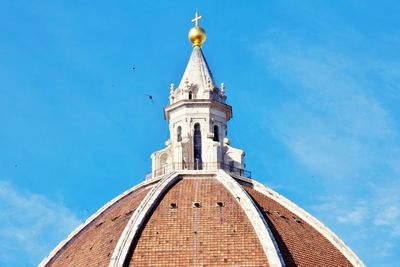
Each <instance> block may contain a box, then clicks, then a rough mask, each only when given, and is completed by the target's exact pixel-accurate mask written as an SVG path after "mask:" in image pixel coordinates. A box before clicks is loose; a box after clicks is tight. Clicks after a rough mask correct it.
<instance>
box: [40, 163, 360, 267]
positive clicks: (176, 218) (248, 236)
mask: <svg viewBox="0 0 400 267" xmlns="http://www.w3.org/2000/svg"><path fill="white" fill-rule="evenodd" d="M285 265H286V266H363V264H362V263H361V261H360V260H359V259H358V258H357V256H356V255H355V254H354V253H353V252H352V251H351V250H350V249H349V248H348V247H347V246H346V245H345V244H344V243H343V242H342V241H341V240H340V239H339V238H338V237H337V236H335V235H334V234H333V233H332V232H331V231H329V230H328V229H327V228H326V227H324V226H323V225H322V224H321V223H320V222H318V221H317V220H316V219H315V218H313V217H312V216H311V215H309V214H308V213H306V212H305V211H304V210H302V209H301V208H299V207H297V206H296V205H295V204H293V203H292V202H290V201H289V200H287V199H285V198H283V197H282V196H280V195H279V194H278V193H276V192H274V191H273V190H271V189H270V188H268V187H265V186H263V185H261V184H260V183H258V182H256V181H254V180H252V179H246V178H243V177H239V176H235V175H230V174H228V173H227V172H225V171H223V170H219V171H215V172H211V171H207V172H205V171H179V172H173V173H171V174H169V175H165V176H163V177H159V178H154V179H150V180H147V181H145V182H143V183H141V184H139V185H138V186H135V187H133V188H132V189H130V190H128V191H127V192H125V193H123V194H121V195H120V196H118V197H116V198H115V199H114V200H112V201H111V202H109V203H108V204H106V205H105V206H104V207H103V208H101V209H100V210H99V211H98V212H96V213H95V214H94V215H93V216H91V217H90V218H89V219H88V220H87V221H86V222H85V223H84V224H83V225H81V226H80V227H78V228H77V229H76V230H75V231H74V232H73V233H72V234H71V235H70V236H69V237H68V238H67V239H66V240H65V241H63V242H62V243H61V244H60V245H59V246H57V247H56V248H55V249H54V250H53V252H51V254H50V255H49V256H48V257H47V258H45V259H44V260H43V262H42V263H41V264H40V266H285Z"/></svg>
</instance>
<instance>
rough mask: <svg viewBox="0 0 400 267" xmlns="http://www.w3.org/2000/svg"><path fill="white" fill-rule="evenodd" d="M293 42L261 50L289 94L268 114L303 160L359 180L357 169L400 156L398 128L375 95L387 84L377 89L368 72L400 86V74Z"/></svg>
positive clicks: (379, 64)
mask: <svg viewBox="0 0 400 267" xmlns="http://www.w3.org/2000/svg"><path fill="white" fill-rule="evenodd" d="M293 42H294V41H293V40H287V39H285V38H277V39H271V40H269V41H267V42H265V43H262V44H261V45H260V46H259V47H258V48H257V50H258V51H262V53H261V55H262V57H263V58H264V59H265V62H266V66H267V68H268V70H269V71H270V73H272V74H273V75H275V77H277V78H278V79H279V80H280V81H281V82H282V83H283V84H285V85H286V86H285V88H286V90H287V91H288V93H289V94H291V98H290V99H289V100H288V101H287V102H286V103H283V105H282V109H281V110H279V111H278V112H277V113H275V114H279V116H276V117H274V116H273V115H271V114H269V115H268V116H269V117H271V116H272V117H271V120H272V121H273V122H274V124H275V125H274V128H275V129H277V130H278V132H279V133H278V135H279V136H280V138H281V139H282V140H283V141H284V142H285V144H286V145H287V146H288V147H289V148H290V149H291V150H292V151H293V153H294V154H295V155H297V156H298V158H299V160H300V161H302V162H303V163H304V164H305V165H307V166H309V167H310V168H311V169H313V170H314V171H318V172H319V174H322V175H324V176H326V177H329V179H332V178H348V177H349V176H353V178H356V177H354V175H356V176H357V175H358V173H356V172H354V170H356V169H357V168H358V169H360V168H361V169H365V167H366V166H368V165H371V164H373V162H376V160H377V159H378V160H379V161H380V162H382V160H381V159H382V157H381V156H382V154H385V156H386V157H385V158H387V157H388V156H389V157H393V158H398V157H397V156H398V155H399V154H398V153H396V152H395V151H396V146H395V147H393V141H394V140H398V138H399V137H398V136H397V129H396V126H395V124H394V123H393V119H392V117H391V114H390V111H388V110H387V109H385V107H384V106H383V105H382V103H380V101H379V99H378V98H376V97H375V93H374V92H375V90H378V89H379V90H382V86H385V84H383V85H382V84H381V85H380V86H381V87H380V88H376V87H375V86H376V84H375V81H374V80H371V78H370V73H371V71H373V70H375V71H381V72H379V74H377V75H380V76H381V78H382V79H389V78H390V79H391V80H389V81H386V84H388V85H390V86H398V87H400V84H398V79H399V78H400V76H399V77H397V76H396V75H395V73H394V72H393V71H389V70H387V71H386V72H384V73H383V69H382V65H383V63H382V62H375V61H373V60H372V61H368V60H364V59H359V58H353V57H351V56H349V55H347V54H340V53H339V52H333V51H331V50H330V49H329V48H326V47H318V46H304V47H303V46H301V45H296V44H293ZM396 83H397V84H396ZM398 148H400V145H398V146H397V149H398ZM376 152H379V153H378V154H377V153H376ZM394 153H395V154H394ZM388 167H389V168H391V166H388Z"/></svg>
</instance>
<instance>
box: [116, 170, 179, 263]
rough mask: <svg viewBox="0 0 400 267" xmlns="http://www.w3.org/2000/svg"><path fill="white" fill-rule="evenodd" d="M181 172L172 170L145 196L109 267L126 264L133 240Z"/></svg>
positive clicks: (117, 246) (120, 240)
mask: <svg viewBox="0 0 400 267" xmlns="http://www.w3.org/2000/svg"><path fill="white" fill-rule="evenodd" d="M179 177H180V176H179V173H177V172H175V171H174V172H171V173H170V174H169V175H167V176H166V177H164V178H162V179H161V180H160V181H159V182H158V183H157V184H156V186H154V187H153V188H152V189H151V190H150V191H149V192H148V193H147V194H146V196H145V197H144V199H143V200H142V202H141V203H140V205H139V206H138V207H137V209H136V210H135V211H134V213H133V214H132V216H131V217H130V219H129V221H128V223H127V225H126V226H125V228H124V231H123V232H122V234H121V236H120V238H119V239H118V242H117V245H116V246H115V248H114V252H113V254H112V256H111V259H110V263H109V267H117V266H120V267H122V266H124V264H125V261H126V259H127V256H128V255H129V252H130V250H131V246H132V244H133V241H134V240H135V239H136V237H137V236H138V234H139V233H140V230H141V229H142V227H143V224H144V223H145V221H146V219H147V217H148V216H149V214H151V211H152V209H153V208H154V207H155V206H156V205H158V203H159V202H158V201H157V200H158V199H159V198H160V197H161V196H163V195H164V193H165V192H166V191H167V190H169V189H170V187H171V185H172V184H173V183H174V182H175V181H176V180H177V179H179Z"/></svg>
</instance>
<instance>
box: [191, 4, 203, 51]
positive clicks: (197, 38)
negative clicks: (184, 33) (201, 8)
mask: <svg viewBox="0 0 400 267" xmlns="http://www.w3.org/2000/svg"><path fill="white" fill-rule="evenodd" d="M201 18H202V16H199V15H198V14H197V11H196V14H195V17H194V19H192V22H194V23H195V24H196V26H194V27H193V28H191V29H190V31H189V36H188V37H189V40H190V42H191V43H192V44H193V47H195V46H199V47H201V45H202V44H203V43H204V42H205V41H206V31H205V30H204V29H203V28H201V27H200V26H199V20H200V19H201Z"/></svg>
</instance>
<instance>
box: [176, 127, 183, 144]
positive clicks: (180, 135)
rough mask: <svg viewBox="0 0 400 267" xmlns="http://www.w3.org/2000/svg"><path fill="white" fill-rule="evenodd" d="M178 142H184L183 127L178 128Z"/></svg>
mask: <svg viewBox="0 0 400 267" xmlns="http://www.w3.org/2000/svg"><path fill="white" fill-rule="evenodd" d="M176 141H178V142H180V141H182V127H181V126H178V128H176Z"/></svg>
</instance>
